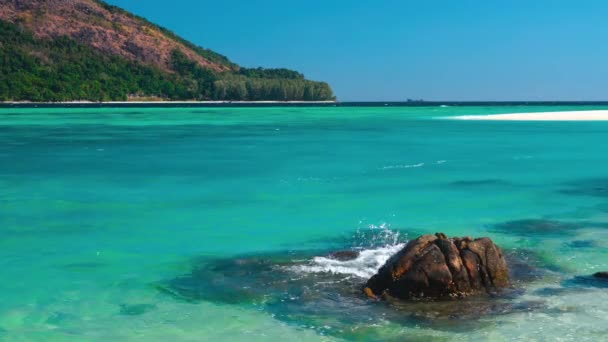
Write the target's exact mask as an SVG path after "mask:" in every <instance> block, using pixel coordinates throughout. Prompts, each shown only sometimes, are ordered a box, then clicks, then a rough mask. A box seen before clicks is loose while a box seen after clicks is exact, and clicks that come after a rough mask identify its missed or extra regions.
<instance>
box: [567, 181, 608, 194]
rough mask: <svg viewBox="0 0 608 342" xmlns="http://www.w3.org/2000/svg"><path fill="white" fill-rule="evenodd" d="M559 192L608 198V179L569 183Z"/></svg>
mask: <svg viewBox="0 0 608 342" xmlns="http://www.w3.org/2000/svg"><path fill="white" fill-rule="evenodd" d="M565 186H566V188H564V189H561V190H560V191H559V192H560V193H562V194H566V195H576V196H593V197H608V178H590V179H581V180H578V181H573V182H568V183H566V184H565Z"/></svg>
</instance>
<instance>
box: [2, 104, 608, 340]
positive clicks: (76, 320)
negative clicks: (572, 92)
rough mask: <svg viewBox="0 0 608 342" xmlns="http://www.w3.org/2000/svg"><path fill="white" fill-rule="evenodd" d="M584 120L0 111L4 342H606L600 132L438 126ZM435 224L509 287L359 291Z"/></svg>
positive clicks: (584, 127) (302, 112)
mask: <svg viewBox="0 0 608 342" xmlns="http://www.w3.org/2000/svg"><path fill="white" fill-rule="evenodd" d="M586 109H608V107H592V106H569V107H566V106H545V107H543V106H485V107H484V106H470V107H467V106H458V107H440V106H437V107H390V106H388V107H384V106H377V107H349V106H340V107H332V106H324V107H255V108H235V107H213V108H205V107H201V108H198V107H197V108H137V107H128V108H3V109H0V236H1V238H0V340H3V341H277V340H283V341H319V340H323V341H334V340H358V341H364V340H370V341H372V340H373V341H380V340H390V341H403V340H415V341H434V340H439V341H452V340H456V341H458V340H461V341H469V340H472V341H519V340H528V341H549V340H551V341H569V340H577V341H600V340H606V339H608V337H607V336H608V306H607V305H606V303H608V286H607V285H606V284H605V283H602V282H599V281H592V280H590V279H588V278H585V276H588V275H590V274H593V273H595V272H598V271H602V270H604V271H608V263H607V261H608V153H607V151H608V150H607V141H608V122H498V121H484V122H481V121H460V120H450V119H449V117H450V116H455V115H471V114H497V113H515V112H537V111H539V112H545V111H563V110H586ZM435 232H444V233H446V234H448V235H456V236H465V235H472V236H489V237H491V238H493V239H494V240H495V241H496V242H497V243H498V244H499V245H501V246H502V247H503V249H504V250H505V251H508V252H509V253H511V254H512V255H514V256H515V257H517V258H519V259H517V260H519V262H520V263H524V264H527V265H529V266H530V269H529V270H527V273H526V274H527V275H528V276H526V277H524V278H525V279H523V280H521V281H520V280H518V281H517V282H516V286H517V287H518V288H519V291H518V293H517V295H513V296H512V297H510V298H506V299H504V298H501V299H497V300H496V302H492V303H490V304H489V305H488V303H486V302H483V303H480V304H479V306H476V304H475V302H473V303H471V302H470V301H467V302H466V305H473V307H474V309H473V310H470V309H469V310H462V311H460V309H456V310H455V311H453V310H452V309H450V310H448V311H449V313H448V314H445V313H443V312H442V310H443V309H442V307H443V305H444V304H445V303H439V304H437V303H423V304H420V303H416V304H404V305H390V304H388V303H376V302H371V301H368V300H366V299H365V298H364V297H363V296H362V295H361V294H360V292H359V288H360V286H361V285H362V284H363V283H364V282H365V277H367V276H369V275H371V274H373V272H374V271H375V270H376V269H377V268H378V267H379V266H381V263H382V262H383V261H384V260H386V258H388V256H389V255H390V253H392V252H394V251H396V250H398V248H399V247H400V246H401V244H402V243H404V242H406V241H407V240H408V239H410V238H414V237H417V236H418V235H420V234H424V233H435ZM337 250H356V251H359V252H361V253H360V255H359V257H358V258H357V259H355V260H350V261H336V260H333V259H330V258H326V256H327V255H328V253H330V252H332V251H337ZM434 305H435V306H434ZM466 305H464V304H463V306H466Z"/></svg>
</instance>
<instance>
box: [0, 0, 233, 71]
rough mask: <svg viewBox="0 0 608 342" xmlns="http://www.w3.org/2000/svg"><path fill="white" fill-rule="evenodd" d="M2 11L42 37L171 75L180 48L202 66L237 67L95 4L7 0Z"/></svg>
mask: <svg viewBox="0 0 608 342" xmlns="http://www.w3.org/2000/svg"><path fill="white" fill-rule="evenodd" d="M0 9H1V10H0V19H2V20H4V21H8V22H11V23H21V24H23V25H24V26H25V27H27V28H28V29H29V30H31V31H32V32H33V33H34V34H35V36H36V37H38V38H56V37H61V36H68V37H71V38H72V39H74V40H76V41H77V42H79V43H82V44H86V45H89V46H92V47H94V48H96V49H99V50H101V51H103V52H104V53H109V54H112V55H119V56H122V57H125V58H127V59H130V60H134V61H138V62H141V63H146V64H148V65H154V66H156V67H159V68H161V69H163V70H166V71H168V70H171V56H172V53H173V51H174V50H176V49H177V50H179V51H181V52H182V53H183V54H184V55H186V56H187V57H188V59H190V60H192V61H195V62H196V63H198V65H200V66H201V67H206V68H211V69H213V70H216V71H225V70H230V69H231V68H233V67H234V65H231V63H230V62H229V61H228V60H227V59H225V58H224V57H223V56H220V55H217V54H214V53H213V52H210V51H208V50H205V51H204V53H207V54H209V56H207V58H205V56H201V54H200V52H197V51H195V47H192V46H186V44H187V42H184V41H183V40H181V39H179V38H178V37H176V36H174V35H172V34H171V33H170V32H168V31H166V30H164V29H162V28H160V27H158V26H156V25H154V24H152V23H149V22H147V21H146V20H145V19H143V18H139V17H136V16H134V15H132V14H129V13H128V12H126V11H123V10H121V9H119V8H117V7H113V6H110V5H107V4H105V3H102V2H99V1H95V0H4V1H2V2H1V4H0ZM212 59H215V60H212ZM223 59H225V60H223Z"/></svg>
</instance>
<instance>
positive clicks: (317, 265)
mask: <svg viewBox="0 0 608 342" xmlns="http://www.w3.org/2000/svg"><path fill="white" fill-rule="evenodd" d="M404 246H405V244H397V245H392V246H385V247H379V248H376V249H367V250H362V251H361V252H360V253H359V256H358V257H357V258H356V259H353V260H346V261H340V260H336V259H332V258H328V257H316V258H313V259H312V261H311V262H310V264H309V265H299V266H293V267H291V269H292V270H293V271H296V272H306V273H334V274H344V275H352V276H357V277H360V278H365V279H367V278H370V277H371V276H373V275H374V274H376V272H378V270H379V269H380V267H382V265H384V263H386V261H387V260H388V259H389V258H390V257H391V256H392V255H393V254H395V253H397V252H398V251H399V250H401V248H403V247H404Z"/></svg>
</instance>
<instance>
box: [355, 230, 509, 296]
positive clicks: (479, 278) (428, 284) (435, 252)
mask: <svg viewBox="0 0 608 342" xmlns="http://www.w3.org/2000/svg"><path fill="white" fill-rule="evenodd" d="M508 286H510V280H509V269H508V267H507V263H506V261H505V258H504V256H503V254H502V251H501V250H500V248H499V247H498V246H496V245H495V244H494V242H492V240H491V239H489V238H481V239H475V240H473V239H472V238H470V237H465V238H454V239H449V238H448V237H447V236H446V235H445V234H442V233H438V234H435V235H424V236H421V237H419V238H418V239H416V240H413V241H410V243H408V244H407V246H405V247H404V248H403V249H402V250H401V251H400V252H398V253H397V254H395V255H394V256H393V257H391V258H390V259H389V260H388V261H387V263H386V264H385V265H384V266H382V268H381V269H380V271H378V273H377V274H376V275H374V276H373V277H372V278H371V279H369V280H368V281H367V284H366V285H365V289H364V292H365V293H366V294H367V295H368V296H369V297H371V298H378V297H382V296H388V297H396V298H400V299H419V298H428V299H440V298H454V297H464V296H468V295H472V294H477V293H492V292H495V291H497V290H499V289H502V288H505V287H508Z"/></svg>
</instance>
